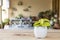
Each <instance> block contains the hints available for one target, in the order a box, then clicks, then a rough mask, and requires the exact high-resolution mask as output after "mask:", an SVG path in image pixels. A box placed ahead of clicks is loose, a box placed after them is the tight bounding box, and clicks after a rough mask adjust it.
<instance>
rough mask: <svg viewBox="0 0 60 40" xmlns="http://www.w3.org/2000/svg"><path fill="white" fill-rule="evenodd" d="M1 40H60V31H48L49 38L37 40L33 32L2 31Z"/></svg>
mask: <svg viewBox="0 0 60 40" xmlns="http://www.w3.org/2000/svg"><path fill="white" fill-rule="evenodd" d="M0 40H60V30H48V34H47V37H46V38H44V39H37V38H35V37H34V33H33V30H3V29H0Z"/></svg>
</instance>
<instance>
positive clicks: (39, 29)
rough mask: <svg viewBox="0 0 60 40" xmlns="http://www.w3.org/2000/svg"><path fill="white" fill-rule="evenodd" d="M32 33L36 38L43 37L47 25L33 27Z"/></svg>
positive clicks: (45, 34) (45, 33)
mask: <svg viewBox="0 0 60 40" xmlns="http://www.w3.org/2000/svg"><path fill="white" fill-rule="evenodd" d="M34 35H35V37H36V38H45V37H46V36H47V27H34Z"/></svg>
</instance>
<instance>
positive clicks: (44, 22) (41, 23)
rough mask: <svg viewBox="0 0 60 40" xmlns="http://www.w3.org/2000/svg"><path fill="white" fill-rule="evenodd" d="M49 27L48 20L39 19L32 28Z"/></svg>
mask: <svg viewBox="0 0 60 40" xmlns="http://www.w3.org/2000/svg"><path fill="white" fill-rule="evenodd" d="M39 26H40V27H50V22H49V20H48V19H40V20H39V21H36V22H35V23H34V27H39Z"/></svg>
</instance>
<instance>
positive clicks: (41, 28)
mask: <svg viewBox="0 0 60 40" xmlns="http://www.w3.org/2000/svg"><path fill="white" fill-rule="evenodd" d="M49 26H50V22H49V20H48V19H40V20H39V21H36V22H35V23H34V35H35V37H36V38H45V37H46V36H47V27H49Z"/></svg>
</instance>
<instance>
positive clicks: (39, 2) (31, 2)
mask: <svg viewBox="0 0 60 40" xmlns="http://www.w3.org/2000/svg"><path fill="white" fill-rule="evenodd" d="M21 1H22V2H23V5H22V6H18V2H19V0H11V5H10V7H11V8H12V7H14V8H16V9H17V11H14V14H15V16H16V15H18V14H23V15H24V16H29V15H32V16H37V15H38V13H39V12H40V11H45V10H48V9H52V0H21ZM28 6H32V7H31V8H30V11H29V12H25V11H23V9H25V8H27V7H28ZM11 8H10V9H9V16H11V13H12V9H11Z"/></svg>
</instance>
